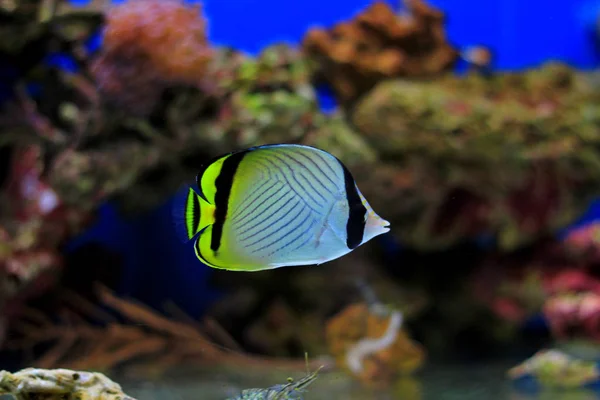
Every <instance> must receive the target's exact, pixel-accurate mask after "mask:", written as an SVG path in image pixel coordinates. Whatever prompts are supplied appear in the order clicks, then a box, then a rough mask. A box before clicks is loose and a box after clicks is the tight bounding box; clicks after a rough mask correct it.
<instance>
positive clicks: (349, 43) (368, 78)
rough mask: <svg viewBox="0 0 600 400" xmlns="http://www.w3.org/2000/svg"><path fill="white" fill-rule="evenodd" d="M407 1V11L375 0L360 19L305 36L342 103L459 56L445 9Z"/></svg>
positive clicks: (442, 67)
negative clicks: (397, 11) (399, 12)
mask: <svg viewBox="0 0 600 400" xmlns="http://www.w3.org/2000/svg"><path fill="white" fill-rule="evenodd" d="M405 3H406V6H407V8H408V11H409V13H408V14H407V15H396V14H395V13H394V11H393V10H392V9H391V7H390V6H389V5H388V4H387V3H385V2H383V1H375V2H374V3H373V4H372V5H371V6H370V7H369V8H367V9H366V10H364V11H363V12H362V13H360V14H359V15H357V16H356V17H355V19H353V20H351V21H347V22H341V23H339V24H337V25H336V26H334V27H333V28H331V29H329V30H325V29H321V28H314V29H312V30H310V31H309V32H308V33H307V34H306V36H305V37H304V39H303V43H302V47H303V50H304V51H305V52H306V54H307V55H308V57H310V58H311V59H313V60H315V63H316V64H317V71H318V72H317V73H318V74H319V75H320V76H322V78H323V79H324V80H325V81H326V82H328V83H330V84H331V86H332V87H333V89H334V91H335V93H336V95H337V97H338V99H339V100H340V101H341V102H342V103H344V104H347V103H349V102H352V101H353V100H356V99H357V98H358V97H360V96H361V95H363V94H364V93H366V92H367V91H368V90H370V89H371V88H372V87H373V86H374V85H375V84H376V83H377V82H379V81H381V80H383V79H386V78H387V79H389V78H394V77H400V76H409V77H425V76H432V75H437V74H439V73H441V72H445V71H448V70H449V69H450V68H451V67H452V66H453V65H454V62H455V61H456V60H457V59H458V55H459V53H458V51H457V50H455V49H454V48H453V47H452V46H451V45H450V44H449V43H448V41H447V40H446V35H445V32H444V15H443V13H442V12H441V11H439V10H436V9H434V8H432V7H430V6H428V5H427V4H425V3H424V2H423V1H422V0H407V1H405Z"/></svg>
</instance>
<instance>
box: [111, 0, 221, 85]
mask: <svg viewBox="0 0 600 400" xmlns="http://www.w3.org/2000/svg"><path fill="white" fill-rule="evenodd" d="M123 49H138V50H140V52H141V53H142V54H144V55H145V56H147V57H148V58H149V60H150V61H151V64H152V66H153V67H154V68H155V69H156V70H157V71H159V72H160V73H161V74H162V75H163V77H164V78H165V79H167V80H170V81H184V82H188V83H196V82H198V80H199V78H201V77H202V75H203V73H204V71H205V68H206V65H207V61H208V60H209V59H210V56H211V51H210V49H209V47H208V46H207V41H206V22H205V20H204V19H203V18H202V16H201V14H200V6H192V5H185V4H183V3H182V2H180V1H177V0H132V1H128V2H126V3H124V4H122V5H119V6H116V7H114V8H112V9H111V10H110V11H109V12H108V13H107V22H106V28H105V31H104V50H105V51H106V52H121V51H123Z"/></svg>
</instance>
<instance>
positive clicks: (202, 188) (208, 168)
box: [196, 153, 233, 205]
mask: <svg viewBox="0 0 600 400" xmlns="http://www.w3.org/2000/svg"><path fill="white" fill-rule="evenodd" d="M232 154H233V153H227V154H224V155H221V156H219V157H215V158H214V159H212V160H211V161H209V162H207V163H206V164H204V165H203V166H202V168H201V169H200V172H198V175H196V186H197V187H198V195H199V196H200V197H202V199H204V200H205V201H206V202H207V203H210V204H213V205H214V204H215V194H216V192H217V189H216V185H215V182H216V179H217V177H218V176H219V174H220V173H221V167H222V166H223V162H224V161H225V159H227V158H228V157H230V156H231V155H232Z"/></svg>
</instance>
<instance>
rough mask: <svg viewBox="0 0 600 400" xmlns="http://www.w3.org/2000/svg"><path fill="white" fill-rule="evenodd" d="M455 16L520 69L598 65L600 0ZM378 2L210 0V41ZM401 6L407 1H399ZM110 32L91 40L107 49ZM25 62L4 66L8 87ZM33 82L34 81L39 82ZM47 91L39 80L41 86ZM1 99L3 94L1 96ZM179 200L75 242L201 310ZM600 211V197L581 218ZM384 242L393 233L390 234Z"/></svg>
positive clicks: (141, 283) (255, 45) (325, 97)
mask: <svg viewBox="0 0 600 400" xmlns="http://www.w3.org/2000/svg"><path fill="white" fill-rule="evenodd" d="M77 3H81V1H77ZM430 3H431V4H433V5H435V6H437V7H439V8H440V9H442V10H444V11H445V12H446V15H447V19H448V25H447V32H448V37H449V40H450V41H451V42H452V43H453V44H454V45H455V46H457V47H458V48H465V47H468V46H472V45H484V46H487V47H489V48H491V49H492V50H493V51H494V54H495V62H494V68H495V69H496V70H519V69H523V68H528V67H534V66H536V65H539V64H540V63H543V62H545V61H548V60H552V59H554V60H560V61H563V62H566V63H569V64H570V65H572V66H574V67H578V68H582V69H590V68H595V67H596V66H597V65H598V64H599V60H600V54H599V50H598V45H597V39H596V32H595V24H596V19H597V18H598V15H599V12H600V1H589V0H588V1H583V0H579V1H569V2H565V1H561V2H559V1H556V0H554V1H541V0H528V1H517V0H506V1H499V0H495V1H493V0H488V1H481V2H473V1H469V2H466V1H464V0H432V1H430ZM369 4H370V2H369V1H366V0H345V1H340V0H337V1H333V0H330V1H323V0H318V1H317V0H304V1H302V2H293V3H290V2H286V1H274V0H262V1H250V0H235V1H231V0H230V1H223V0H206V1H205V2H203V12H204V14H205V15H206V17H207V18H208V20H209V37H210V40H211V41H212V42H213V43H215V44H219V45H229V46H233V47H235V48H237V49H240V50H243V51H246V52H248V53H251V54H256V53H258V52H259V51H260V50H261V49H262V48H264V47H265V46H267V45H269V44H273V43H276V42H280V41H285V42H288V43H292V44H298V43H300V40H301V39H302V37H303V35H304V34H305V32H306V30H307V29H308V28H309V27H311V26H314V25H321V26H330V25H332V24H334V23H336V22H338V21H340V20H343V19H348V18H351V17H352V16H353V15H354V14H356V13H357V12H358V11H360V10H361V9H363V8H364V7H366V6H368V5H369ZM390 4H392V5H393V6H394V7H398V4H399V2H390ZM100 45H101V38H100V37H99V36H98V37H95V38H93V39H92V40H91V41H90V48H92V49H97V48H98V47H99V46H100ZM48 62H49V63H51V64H54V65H58V66H61V67H63V68H66V69H70V70H75V69H76V66H75V65H74V64H73V63H72V62H70V60H68V59H66V58H65V57H64V55H61V54H54V55H51V56H50V57H49V58H48ZM15 74H18V71H14V70H11V69H10V68H7V67H3V68H0V93H4V95H6V93H7V92H8V90H7V89H8V88H9V86H10V85H9V84H7V81H11V80H13V79H14V76H15ZM2 89H4V90H2ZM32 89H33V88H32ZM37 89H38V90H39V88H37ZM319 94H320V101H321V105H322V107H323V109H332V108H333V107H334V106H335V102H334V100H333V99H332V97H331V95H330V93H329V91H328V90H327V89H326V88H323V89H322V90H320V91H319ZM0 100H1V99H0ZM170 217H171V203H170V202H166V203H165V204H164V205H162V206H161V207H159V208H158V209H156V210H154V211H152V212H150V213H147V214H145V215H143V216H142V217H138V218H135V219H132V220H123V219H122V218H120V217H119V216H118V214H117V213H116V211H115V209H114V208H113V207H112V206H111V205H110V204H105V205H103V206H102V207H101V209H100V217H99V220H98V222H97V223H96V224H94V226H92V227H91V228H90V229H89V230H88V231H87V232H86V233H85V234H83V235H81V237H79V238H77V239H76V240H74V241H73V242H72V243H71V244H70V246H69V249H71V250H72V249H74V248H76V247H78V246H79V245H81V244H83V243H86V242H90V241H94V242H100V243H102V244H104V245H105V246H106V247H108V248H110V249H112V250H115V251H118V252H120V253H122V254H123V256H124V259H125V272H124V277H123V281H122V284H121V287H120V290H119V292H120V293H121V294H124V295H130V296H134V297H136V298H138V299H140V300H142V301H145V302H146V303H148V304H149V305H151V306H154V307H158V308H160V306H161V305H162V304H163V303H164V302H165V301H167V300H172V301H174V302H175V303H176V304H178V305H179V306H180V307H181V308H183V309H184V310H186V311H187V312H188V313H189V314H190V315H192V316H194V317H199V316H201V315H202V313H203V312H204V310H205V308H206V307H207V305H209V304H210V302H212V301H213V300H215V299H216V298H218V296H219V293H218V292H217V291H215V290H214V289H212V288H210V287H209V285H208V283H207V279H208V277H209V274H210V273H211V270H210V269H209V268H208V267H205V266H203V265H202V264H200V263H199V262H198V260H197V259H196V257H195V255H194V251H193V249H192V248H191V247H190V246H191V244H188V245H184V244H181V243H180V242H179V241H178V240H177V239H176V237H175V236H173V235H172V234H171V233H172V222H171V219H170ZM598 218H600V201H599V202H595V203H594V204H593V205H592V206H591V208H590V210H589V211H588V212H587V213H586V214H585V215H584V216H583V217H582V218H581V219H580V220H578V221H577V222H576V223H575V225H581V224H583V223H586V222H589V221H590V220H595V219H598ZM382 242H383V243H388V244H389V241H388V240H385V239H382Z"/></svg>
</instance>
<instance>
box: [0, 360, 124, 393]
mask: <svg viewBox="0 0 600 400" xmlns="http://www.w3.org/2000/svg"><path fill="white" fill-rule="evenodd" d="M3 394H8V395H11V396H13V397H14V398H15V400H32V399H44V400H135V399H134V398H133V397H130V396H128V395H126V394H125V393H123V390H122V389H121V386H120V385H119V384H118V383H115V382H113V381H111V380H110V379H108V378H107V377H106V376H104V375H102V374H100V373H92V372H86V371H73V370H68V369H53V370H45V369H39V368H27V369H24V370H21V371H18V372H15V373H14V374H13V373H10V372H8V371H0V395H3Z"/></svg>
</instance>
